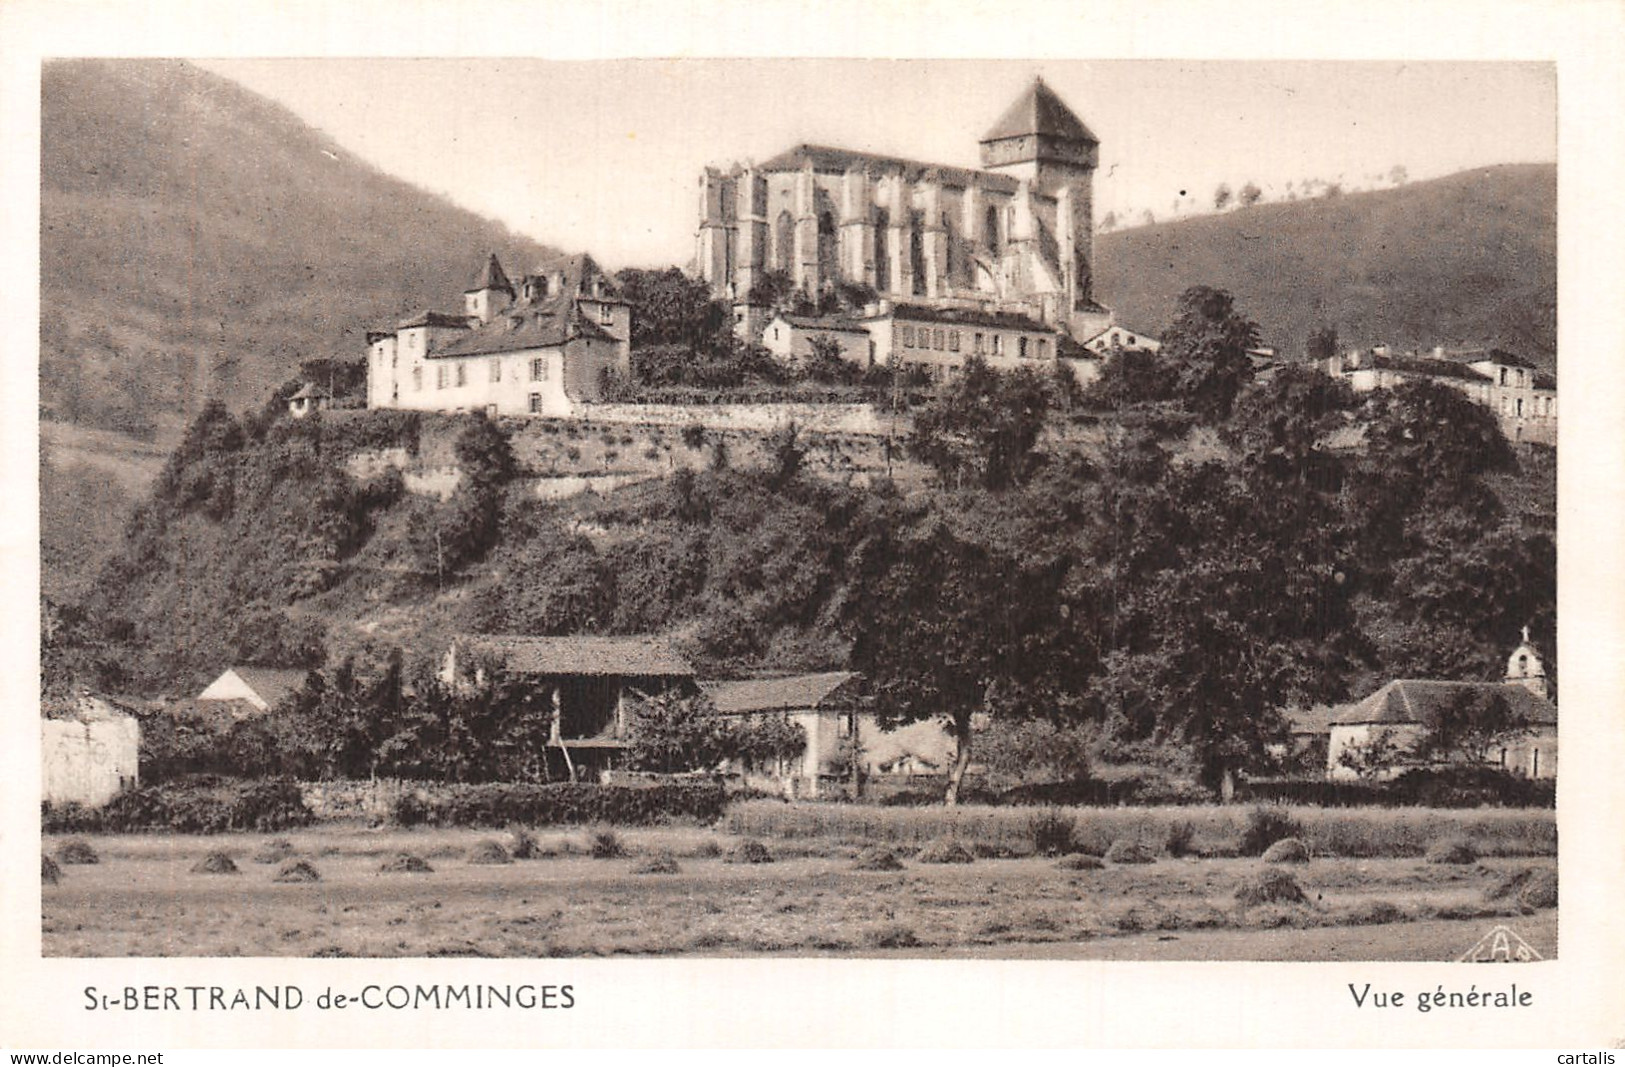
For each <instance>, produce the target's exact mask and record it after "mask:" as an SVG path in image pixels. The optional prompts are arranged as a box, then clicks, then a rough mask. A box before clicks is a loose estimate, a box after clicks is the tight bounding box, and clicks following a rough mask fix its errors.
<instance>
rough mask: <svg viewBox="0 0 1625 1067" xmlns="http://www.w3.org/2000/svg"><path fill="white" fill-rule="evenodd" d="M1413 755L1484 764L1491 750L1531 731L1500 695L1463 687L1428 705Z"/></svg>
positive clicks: (1528, 725)
mask: <svg viewBox="0 0 1625 1067" xmlns="http://www.w3.org/2000/svg"><path fill="white" fill-rule="evenodd" d="M1422 727H1423V730H1422V736H1421V738H1420V739H1419V740H1418V743H1417V746H1416V749H1415V751H1416V754H1417V755H1418V756H1420V757H1422V758H1423V759H1439V758H1444V759H1453V758H1459V759H1462V760H1465V761H1466V762H1468V763H1471V764H1475V765H1478V766H1483V765H1485V764H1487V763H1489V762H1490V753H1491V752H1492V751H1494V750H1495V749H1498V748H1501V747H1502V746H1504V745H1507V744H1510V743H1511V742H1513V741H1516V740H1518V739H1519V738H1523V737H1527V736H1528V735H1529V734H1530V733H1531V732H1533V726H1532V725H1531V724H1530V723H1529V721H1528V720H1527V719H1525V718H1524V717H1523V716H1522V715H1521V714H1519V712H1518V711H1517V709H1516V708H1514V707H1513V706H1512V702H1511V701H1509V700H1508V699H1507V698H1506V697H1505V696H1504V695H1503V694H1501V693H1497V692H1493V691H1489V692H1486V691H1485V690H1482V689H1462V690H1460V691H1459V692H1457V693H1456V694H1455V695H1454V696H1452V697H1451V698H1450V699H1449V700H1445V701H1439V702H1436V703H1434V704H1431V705H1429V706H1428V708H1427V710H1426V711H1425V712H1424V716H1423V721H1422Z"/></svg>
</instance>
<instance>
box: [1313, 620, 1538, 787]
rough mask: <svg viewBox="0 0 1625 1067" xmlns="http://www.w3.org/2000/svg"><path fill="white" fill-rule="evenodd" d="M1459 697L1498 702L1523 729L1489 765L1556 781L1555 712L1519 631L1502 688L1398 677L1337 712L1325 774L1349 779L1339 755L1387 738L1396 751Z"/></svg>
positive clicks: (1352, 774) (1401, 767)
mask: <svg viewBox="0 0 1625 1067" xmlns="http://www.w3.org/2000/svg"><path fill="white" fill-rule="evenodd" d="M1463 697H1467V698H1471V699H1479V700H1487V699H1490V698H1494V697H1498V698H1500V699H1502V700H1505V701H1506V703H1507V704H1508V705H1509V707H1510V709H1511V711H1512V713H1513V715H1514V716H1516V717H1517V718H1518V719H1519V720H1521V721H1522V722H1523V723H1524V724H1525V726H1526V728H1525V730H1524V731H1522V732H1521V733H1520V734H1519V736H1517V737H1514V738H1510V739H1508V740H1507V741H1505V742H1504V743H1501V744H1497V745H1495V746H1494V749H1493V751H1491V752H1490V754H1489V755H1490V762H1491V765H1493V766H1496V767H1499V768H1501V769H1502V770H1505V771H1508V772H1510V773H1512V774H1516V775H1519V776H1521V777H1526V778H1534V779H1539V778H1556V777H1557V706H1556V705H1555V704H1553V703H1552V702H1551V700H1550V699H1549V696H1548V691H1547V684H1546V670H1545V666H1544V664H1543V662H1542V660H1541V657H1540V653H1538V652H1537V651H1536V650H1535V648H1534V646H1533V645H1532V644H1530V642H1529V631H1528V630H1527V629H1525V631H1524V637H1523V642H1522V643H1521V644H1520V645H1519V646H1518V647H1517V648H1516V649H1514V650H1513V652H1512V654H1511V655H1510V656H1509V657H1507V669H1506V676H1505V678H1504V679H1503V680H1502V681H1501V682H1449V681H1434V680H1418V679H1399V680H1396V681H1392V682H1389V683H1388V684H1386V685H1384V686H1383V687H1382V688H1380V689H1378V690H1377V691H1376V692H1375V693H1372V694H1371V695H1370V696H1368V697H1366V698H1365V699H1363V700H1360V701H1358V702H1356V703H1354V704H1350V705H1347V706H1345V707H1343V708H1341V709H1338V710H1337V711H1336V712H1334V714H1333V715H1332V716H1331V719H1330V723H1329V726H1330V737H1329V740H1328V744H1327V753H1326V768H1327V771H1326V773H1327V776H1328V777H1330V778H1334V779H1342V780H1349V779H1353V778H1356V777H1358V772H1357V770H1356V769H1355V768H1352V767H1350V766H1348V765H1347V764H1346V761H1345V759H1344V754H1345V753H1347V752H1350V750H1351V749H1352V750H1355V751H1358V749H1359V748H1361V747H1365V746H1371V745H1372V744H1373V743H1375V742H1378V741H1379V740H1386V741H1387V742H1388V743H1389V744H1390V745H1392V746H1394V747H1395V748H1396V749H1398V750H1400V751H1402V752H1403V751H1405V750H1408V749H1410V748H1411V747H1412V746H1414V745H1415V744H1416V743H1417V742H1418V741H1420V740H1421V739H1422V738H1423V736H1424V735H1425V733H1426V731H1427V725H1426V724H1427V723H1428V722H1429V720H1430V718H1431V716H1432V715H1433V714H1434V713H1435V712H1437V711H1438V710H1439V709H1441V708H1444V707H1446V706H1447V705H1449V704H1450V703H1451V702H1453V701H1456V700H1459V699H1462V698H1463ZM1413 766H1417V763H1416V762H1415V761H1414V760H1410V759H1407V758H1404V757H1402V758H1401V759H1399V760H1397V761H1395V765H1394V766H1392V767H1390V768H1387V769H1385V770H1383V771H1381V772H1380V773H1379V774H1378V777H1382V778H1392V777H1394V776H1396V775H1398V774H1400V773H1402V772H1403V771H1405V770H1408V769H1410V768H1411V767H1413Z"/></svg>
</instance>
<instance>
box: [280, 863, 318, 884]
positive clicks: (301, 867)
mask: <svg viewBox="0 0 1625 1067" xmlns="http://www.w3.org/2000/svg"><path fill="white" fill-rule="evenodd" d="M271 880H272V881H273V882H319V881H321V880H322V875H321V872H320V871H318V870H317V869H316V868H315V867H313V866H311V865H310V864H309V863H307V862H305V861H304V860H289V861H288V862H286V863H284V864H283V865H282V866H281V867H280V868H278V870H277V872H276V877H275V878H273V879H271Z"/></svg>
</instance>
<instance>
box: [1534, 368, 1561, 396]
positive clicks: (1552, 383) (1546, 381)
mask: <svg viewBox="0 0 1625 1067" xmlns="http://www.w3.org/2000/svg"><path fill="white" fill-rule="evenodd" d="M1534 379H1535V388H1536V389H1550V390H1552V391H1553V392H1556V391H1557V379H1556V378H1555V377H1554V376H1552V375H1550V374H1547V373H1546V372H1545V371H1539V370H1538V371H1536V372H1535V374H1534Z"/></svg>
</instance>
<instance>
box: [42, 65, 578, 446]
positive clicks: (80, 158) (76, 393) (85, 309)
mask: <svg viewBox="0 0 1625 1067" xmlns="http://www.w3.org/2000/svg"><path fill="white" fill-rule="evenodd" d="M40 155H41V159H40V188H41V220H40V222H41V238H40V294H41V305H42V309H43V310H42V314H41V322H40V339H41V352H40V394H41V395H40V402H41V405H42V408H43V413H44V415H45V416H46V417H47V418H52V419H57V420H61V421H67V422H76V423H81V424H85V425H89V426H94V427H97V428H100V429H119V430H124V431H127V432H132V433H135V434H137V435H142V436H149V437H150V436H153V435H154V434H156V435H158V436H159V437H161V438H165V439H168V438H169V437H170V435H171V433H172V432H173V431H174V430H175V429H176V428H178V426H179V425H181V424H183V423H184V421H185V420H186V419H187V418H188V417H189V416H190V415H191V414H192V413H194V412H195V411H196V410H197V409H198V408H199V406H200V405H201V403H202V401H203V400H204V399H207V398H209V397H219V398H221V399H223V400H224V401H225V402H226V403H227V405H228V406H229V407H232V408H240V407H244V406H248V405H251V404H256V403H258V402H259V401H260V400H261V399H262V398H263V397H264V395H265V393H266V392H267V391H268V390H269V389H271V388H274V387H275V386H277V385H280V384H281V383H282V382H283V381H285V380H287V379H288V377H290V376H291V375H292V374H293V373H294V371H295V370H296V368H297V367H298V364H299V362H300V361H301V360H305V359H310V358H314V357H322V356H334V355H338V356H352V355H354V354H356V353H358V352H360V351H361V350H362V348H363V346H364V337H363V333H364V331H365V330H366V329H367V328H368V327H369V326H372V325H375V324H377V323H379V322H389V321H392V320H394V319H396V318H397V317H399V316H400V315H401V314H403V313H407V312H410V311H412V310H416V309H419V308H422V307H428V306H432V307H441V306H443V305H445V304H446V303H447V302H448V301H449V300H454V299H456V294H458V293H460V292H461V291H462V289H463V288H464V287H465V286H466V285H467V284H468V282H469V280H470V279H471V278H472V277H473V276H474V274H475V272H476V270H477V269H478V267H479V264H480V262H481V260H482V259H483V257H484V256H485V254H486V253H488V252H490V251H493V250H495V251H497V252H499V253H500V254H501V255H502V256H503V257H504V259H505V260H507V261H508V262H510V263H515V264H523V263H525V262H527V261H532V260H535V259H539V258H542V257H544V256H546V255H547V254H549V250H548V249H546V248H544V247H542V246H540V245H538V244H536V243H534V242H531V241H528V240H525V239H522V238H519V237H517V236H515V235H514V234H512V233H510V232H508V231H507V230H506V229H505V228H504V227H502V226H501V225H499V224H497V223H494V222H492V221H490V220H487V219H484V218H481V217H479V216H477V215H475V214H473V213H471V212H468V211H465V210H462V209H461V208H458V207H455V206H454V205H452V204H451V203H450V202H449V201H447V200H445V199H443V198H440V197H437V196H434V195H431V194H429V193H427V192H424V191H423V190H421V189H417V188H414V187H413V186H411V185H408V184H406V183H405V182H402V181H399V180H397V179H394V178H391V177H389V176H387V175H385V174H383V173H381V172H379V171H378V170H376V169H375V168H373V167H371V166H370V165H368V164H366V163H363V162H362V161H360V160H358V159H356V158H355V157H354V156H352V155H351V154H350V153H348V152H346V151H345V150H344V149H342V148H340V147H339V146H338V145H337V144H335V143H333V142H332V141H331V140H330V139H328V138H327V137H325V136H324V135H322V134H320V133H319V132H317V131H315V130H313V129H311V128H310V127H308V126H306V125H305V124H304V123H303V122H301V121H300V120H299V119H298V118H296V117H295V116H294V115H293V114H292V113H291V112H289V111H287V110H285V109H284V108H282V107H280V106H278V105H275V104H272V103H271V102H269V101H267V100H265V99H263V98H261V97H259V96H256V95H255V94H253V93H251V92H249V91H247V90H245V89H243V88H241V87H239V86H237V85H236V84H234V83H232V82H230V81H228V80H226V79H224V78H221V77H218V76H216V75H213V74H210V73H207V72H205V71H202V70H199V69H197V68H195V67H192V66H190V65H188V64H186V63H183V62H178V61H172V60H73V61H62V62H53V63H48V64H46V66H45V68H44V73H43V77H42V82H41V147H40Z"/></svg>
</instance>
